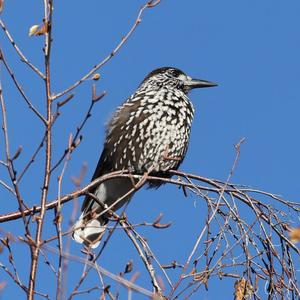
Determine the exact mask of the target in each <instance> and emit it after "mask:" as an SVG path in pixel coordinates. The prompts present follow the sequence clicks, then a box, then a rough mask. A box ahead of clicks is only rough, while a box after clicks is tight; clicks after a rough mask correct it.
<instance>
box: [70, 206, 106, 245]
mask: <svg viewBox="0 0 300 300" xmlns="http://www.w3.org/2000/svg"><path fill="white" fill-rule="evenodd" d="M84 214H85V212H83V213H82V214H81V215H80V217H79V219H78V221H77V222H76V223H75V225H74V227H73V235H72V237H73V239H74V240H75V241H76V242H77V243H81V244H82V243H84V244H85V245H88V246H90V247H91V248H97V247H98V246H99V243H100V241H101V238H102V236H103V235H104V233H105V229H106V226H105V224H106V223H107V221H105V220H103V219H100V220H99V219H93V218H92V219H90V220H88V221H87V220H85V218H84Z"/></svg>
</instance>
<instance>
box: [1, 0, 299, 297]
mask: <svg viewBox="0 0 300 300" xmlns="http://www.w3.org/2000/svg"><path fill="white" fill-rule="evenodd" d="M143 3H144V1H86V2H84V3H83V2H82V1H81V2H76V3H75V2H74V1H70V0H66V1H55V2H54V19H53V22H54V24H53V48H52V90H53V92H59V91H61V90H63V89H65V88H66V87H68V86H69V85H70V84H72V83H73V82H75V81H76V80H78V79H79V78H80V77H82V76H83V75H84V74H86V73H87V72H88V71H89V70H90V68H91V67H92V66H93V65H95V64H96V63H98V62H99V61H101V60H102V59H103V58H104V57H105V56H106V55H108V54H109V53H110V52H111V51H112V49H113V48H114V47H115V46H116V45H117V43H118V42H119V41H120V39H121V37H122V36H123V35H124V34H126V33H127V31H128V30H129V28H130V27H131V25H132V24H133V22H134V20H135V18H136V15H137V13H138V10H139V8H140V6H141V5H142V4H143ZM299 11H300V2H299V1H297V0H290V1H285V2H284V1H279V0H265V1H261V0H252V1H240V0H230V1H201V0H189V1H179V0H173V1H162V2H161V3H160V4H159V5H158V6H157V7H156V8H154V9H150V10H147V11H146V12H145V14H144V15H143V17H142V22H141V24H140V25H139V27H138V28H137V30H136V31H135V32H134V34H133V35H132V37H131V38H130V39H129V40H128V42H127V43H126V45H125V46H124V47H123V48H122V49H121V51H120V52H119V53H118V54H117V55H116V56H115V57H114V58H113V59H112V60H111V61H109V63H108V64H106V65H105V66H104V67H103V68H102V69H101V70H99V73H100V74H101V79H100V80H99V81H97V83H96V84H97V90H98V92H99V93H100V92H101V91H103V90H105V91H106V92H107V96H106V97H105V98H104V99H103V100H102V102H100V103H98V104H97V106H96V107H95V109H94V110H93V113H92V118H90V120H89V121H88V123H87V125H86V126H85V128H84V130H83V141H82V144H81V145H80V147H79V148H78V150H77V151H76V152H75V153H74V154H73V155H72V159H71V161H70V162H69V165H68V169H67V172H66V175H65V178H64V185H63V193H67V192H70V191H72V190H74V186H73V184H72V182H71V180H70V177H71V176H78V174H79V172H80V169H81V167H82V165H83V164H87V166H88V171H87V175H86V177H85V179H84V183H88V181H89V178H90V177H91V176H92V173H93V171H94V167H95V165H96V163H97V161H98V157H99V155H100V152H101V150H102V142H103V139H104V128H105V124H106V123H107V122H108V120H109V118H110V116H111V115H112V114H113V112H114V110H115V108H116V107H117V106H118V105H120V104H121V103H122V102H123V101H124V100H125V99H126V98H127V97H128V96H130V95H131V93H133V92H134V91H135V89H136V88H137V86H138V85H139V84H140V82H141V81H142V79H143V77H144V76H145V75H146V74H147V73H148V72H150V71H152V70H153V69H155V68H157V67H161V66H175V67H178V68H180V69H182V70H183V71H185V72H186V73H187V74H189V75H190V76H194V77H196V78H202V79H206V80H210V81H213V82H217V83H218V84H219V86H218V87H217V88H214V89H207V90H196V91H193V92H192V93H191V95H190V98H191V99H192V101H193V104H194V106H195V109H196V117H195V120H194V123H193V128H192V135H191V141H190V146H189V151H188V154H187V156H186V159H185V161H184V163H183V164H182V166H181V170H183V171H187V172H190V173H195V174H199V175H202V176H206V177H212V178H217V179H220V180H226V178H227V176H228V174H229V171H230V169H231V167H232V163H233V160H234V157H235V150H234V144H236V143H237V142H238V141H239V140H240V139H241V138H243V137H245V138H246V141H245V143H244V144H243V145H242V148H241V157H240V160H239V162H238V167H237V169H236V171H235V172H234V176H233V178H232V181H233V182H236V183H241V184H244V185H248V186H251V187H257V188H259V189H262V190H267V191H271V192H273V193H275V194H280V195H282V196H283V197H284V198H286V199H289V200H293V201H298V199H299V192H300V188H299V180H300V176H299V167H300V164H299V153H300V141H299V111H300V89H299V78H300V59H299V51H300V19H299ZM1 17H2V19H3V21H4V22H5V24H6V25H7V27H8V29H9V30H10V32H11V34H12V35H13V37H14V39H15V41H16V42H17V43H18V45H19V46H20V48H21V49H22V50H23V52H24V53H25V55H26V56H27V57H28V58H30V60H31V61H32V62H33V63H34V64H36V65H37V66H39V67H40V68H41V69H43V55H42V51H41V49H42V47H43V39H42V38H40V37H32V38H29V37H28V30H29V28H30V27H31V26H32V25H34V24H38V23H41V20H42V17H43V6H42V1H40V3H37V2H36V1H33V0H30V1H6V3H5V10H4V12H3V13H2V15H1ZM1 49H2V50H3V52H4V54H5V56H6V58H7V60H8V62H9V63H10V64H11V66H12V67H13V69H14V71H15V74H16V76H17V78H19V81H20V82H21V83H22V85H23V87H24V90H25V91H26V93H27V94H28V95H29V97H30V98H31V99H32V101H33V103H34V104H35V105H36V106H37V107H38V108H39V109H40V110H41V111H42V112H45V108H44V107H45V105H44V89H43V82H41V81H39V79H38V78H37V76H36V75H35V74H32V72H31V71H30V70H29V69H28V68H27V66H25V65H24V64H21V63H20V61H19V59H18V57H17V56H16V54H15V52H14V50H13V49H12V47H11V45H10V44H9V43H8V41H7V39H6V38H5V36H4V34H3V32H1ZM1 71H2V70H1ZM0 76H1V80H2V85H3V90H4V96H5V98H6V102H7V109H8V125H9V130H10V140H11V149H12V152H14V149H15V150H16V149H17V148H18V146H19V145H22V146H23V149H24V150H23V153H22V156H21V157H20V158H19V159H18V161H17V162H16V167H17V168H20V169H22V166H23V165H24V161H27V160H28V159H29V158H30V156H31V153H32V151H33V149H35V147H36V145H37V144H38V143H39V141H40V139H41V137H42V131H41V128H40V123H39V121H38V119H37V118H34V117H33V116H32V113H30V112H29V111H28V109H27V107H26V105H25V104H24V103H23V102H22V99H21V98H20V96H19V95H18V94H17V93H16V92H15V90H14V89H13V86H12V83H11V80H10V78H9V77H8V76H7V73H5V72H2V73H1V75H0ZM92 83H94V82H92V81H91V80H89V81H86V82H85V83H84V84H82V85H81V87H80V88H79V89H77V90H76V91H75V97H74V98H73V99H72V100H71V101H70V103H69V104H68V105H67V106H66V107H64V108H62V116H61V117H60V118H59V119H58V121H57V124H56V126H55V128H54V135H53V137H54V145H53V150H54V154H53V157H54V161H56V159H57V158H58V157H60V155H61V154H62V153H63V150H64V147H65V146H66V145H67V141H68V136H69V134H70V132H75V129H76V126H77V125H78V123H79V122H80V121H81V120H82V118H83V116H84V114H85V112H86V110H87V108H88V105H89V103H90V99H91V85H92ZM1 140H2V139H1ZM1 147H2V148H1V152H0V154H1V159H3V153H4V152H3V143H1ZM42 166H43V162H42V161H40V160H39V159H38V160H37V162H36V164H35V165H34V167H33V168H32V170H31V171H30V172H29V173H28V175H27V176H26V177H24V180H23V185H22V192H23V195H24V197H25V199H28V200H27V203H28V205H29V206H32V205H34V204H36V201H35V200H34V199H39V198H38V197H39V195H40V190H39V187H40V186H41V185H42V183H41V174H42V173H41V168H42ZM58 174H59V173H56V174H55V175H54V177H53V180H52V182H53V188H52V189H51V193H50V196H49V199H54V198H55V197H56V195H57V189H56V188H55V187H56V176H57V175H58ZM0 178H3V179H5V180H7V175H6V174H5V170H4V168H2V167H1V169H0ZM0 193H1V199H2V203H3V205H2V206H1V211H0V212H1V214H2V213H4V212H8V211H12V210H16V209H17V203H16V202H15V201H14V200H12V198H11V197H10V196H9V194H8V193H7V192H6V191H5V190H4V189H1V192H0ZM9 198H11V199H10V200H9V201H8V200H6V199H9ZM81 200H82V199H80V200H79V202H80V203H81ZM71 210H72V205H71V204H70V203H69V204H67V205H66V206H65V208H64V214H65V222H64V226H65V227H64V229H67V227H68V224H67V221H66V220H68V215H69V214H70V213H71ZM159 213H163V214H164V219H163V220H165V221H166V222H168V221H172V223H173V225H172V226H171V228H169V229H167V230H161V231H157V230H154V229H151V228H145V229H141V230H140V232H142V234H144V235H145V236H146V237H147V239H148V241H149V243H150V245H153V248H152V250H153V251H154V252H155V253H156V254H157V256H158V257H159V259H160V260H161V262H162V263H165V264H166V263H168V262H169V261H168V260H170V258H173V259H176V260H178V261H180V260H182V261H183V260H184V259H185V258H186V257H187V255H188V254H189V253H190V251H191V248H192V245H193V242H194V241H195V239H196V237H197V234H199V231H200V228H201V226H202V225H203V224H204V223H203V222H204V219H205V217H206V206H205V205H204V204H203V201H202V199H200V198H196V197H194V196H192V195H190V197H189V198H185V197H184V195H183V194H182V192H181V191H180V190H178V189H177V188H176V187H174V186H169V185H166V186H163V187H162V188H160V189H159V190H142V191H139V192H138V193H137V194H136V195H135V197H134V199H133V201H132V202H131V203H130V205H129V207H128V210H127V214H128V216H129V217H130V219H131V221H132V222H133V223H139V222H143V221H145V220H146V221H151V220H153V219H154V218H155V217H156V216H157V215H158V214H159ZM52 219H53V214H52V213H49V216H48V219H47V220H48V223H47V224H48V226H49V227H47V229H45V232H44V238H47V237H49V236H51V234H52V235H53V232H54V231H53V230H54V227H53V226H52V225H51V221H52ZM20 224H21V223H20ZM51 226H52V227H51ZM0 227H2V228H4V230H5V231H11V232H12V233H13V234H15V235H16V236H18V235H23V234H24V233H23V232H22V229H21V227H20V226H16V225H15V224H13V223H7V224H1V226H0ZM15 248H16V249H15V251H16V260H17V261H18V264H19V266H22V270H21V271H20V273H21V277H22V279H24V281H25V282H26V283H27V277H26V276H27V275H28V265H27V264H26V263H25V262H24V263H23V262H22V259H23V257H24V256H23V253H26V255H28V252H27V248H26V247H25V246H22V245H19V244H17V245H16V246H15ZM79 250H80V246H79V245H77V244H72V246H71V251H72V253H73V254H75V255H82V254H80V251H79ZM49 255H50V258H52V259H53V261H55V257H51V254H49ZM131 257H133V258H134V264H135V266H136V269H135V270H136V271H138V270H139V268H140V269H141V270H143V269H142V268H143V267H142V265H141V264H140V261H139V258H138V256H137V255H136V252H135V250H134V249H133V247H132V245H131V244H130V242H129V241H128V240H127V238H126V236H125V235H124V234H123V233H121V232H120V233H119V234H118V235H116V238H114V239H113V240H112V243H111V246H110V247H109V249H108V250H107V251H106V252H105V253H104V255H103V257H102V258H101V261H100V262H99V263H100V264H101V265H103V266H104V267H106V268H107V269H109V270H111V271H112V272H120V271H122V270H123V267H124V265H125V264H126V262H127V261H128V259H129V258H131ZM1 259H2V257H1V254H0V260H1ZM41 270H42V272H44V273H43V274H44V275H43V276H45V277H43V279H42V280H40V282H39V283H38V287H39V288H40V290H42V289H45V290H47V293H49V294H50V296H51V297H52V298H53V297H54V294H52V293H53V291H51V289H53V287H54V285H53V287H52V284H54V283H55V281H54V280H53V278H54V277H53V274H51V272H50V271H49V268H47V267H45V266H41ZM69 270H70V275H69V286H68V290H69V291H70V290H72V287H73V286H74V283H75V282H76V281H77V280H78V278H79V276H80V274H81V272H82V266H81V265H80V264H76V263H75V264H72V265H70V268H69ZM175 272H176V271H174V273H175ZM93 276H94V277H93ZM93 276H92V275H91V278H90V281H89V282H90V286H91V285H92V283H93V282H97V278H96V279H95V276H96V275H95V273H93ZM48 277H49V281H48V279H46V278H48ZM2 280H8V279H7V277H6V275H5V274H4V272H2V271H1V272H0V282H1V281H2ZM50 282H51V283H50ZM7 283H8V285H7V287H6V289H5V290H4V292H3V293H2V295H0V297H2V299H8V298H10V299H12V298H16V299H17V298H18V299H23V298H24V293H23V292H22V291H21V290H20V289H17V288H16V287H15V286H14V284H13V283H12V282H11V281H9V280H8V282H7ZM137 283H138V284H141V285H142V286H145V287H147V288H149V280H148V277H147V274H146V275H145V274H142V275H141V277H140V278H139V279H138V281H137ZM232 283H233V281H232V280H228V284H227V283H225V282H223V281H222V282H220V281H218V280H213V281H212V282H211V285H210V287H209V288H210V289H209V292H205V291H204V289H202V290H200V291H199V292H198V295H197V296H195V298H194V299H216V297H217V296H218V295H219V292H220V291H219V289H218V288H216V287H220V286H221V287H222V293H223V291H224V294H223V295H224V297H225V295H226V298H228V299H230V297H232V293H233V287H232ZM50 285H51V286H50ZM85 287H88V285H86V286H85ZM121 291H123V292H124V290H122V289H121ZM96 295H98V294H97V293H96V292H95V293H92V294H91V295H87V297H86V299H95V298H96V297H97V296H96ZM126 297H127V295H125V296H124V297H121V298H120V299H127V298H126ZM37 299H39V298H37ZM134 299H142V297H141V296H138V295H135V296H134Z"/></svg>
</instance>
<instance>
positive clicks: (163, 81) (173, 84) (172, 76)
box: [142, 67, 217, 94]
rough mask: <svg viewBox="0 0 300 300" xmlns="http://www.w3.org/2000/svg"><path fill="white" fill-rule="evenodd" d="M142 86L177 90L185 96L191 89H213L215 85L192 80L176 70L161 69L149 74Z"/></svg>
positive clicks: (205, 81) (171, 68)
mask: <svg viewBox="0 0 300 300" xmlns="http://www.w3.org/2000/svg"><path fill="white" fill-rule="evenodd" d="M142 85H144V86H145V85H150V86H152V87H153V86H155V87H158V88H167V89H170V88H177V89H180V90H182V91H183V92H184V93H186V94H187V93H188V92H189V91H190V90H192V89H195V88H205V87H213V86H216V85H217V84H216V83H213V82H210V81H207V80H202V79H194V78H192V77H190V76H188V75H186V74H185V73H184V72H182V71H181V70H179V69H177V68H173V67H163V68H158V69H155V70H154V71H152V72H151V73H149V74H148V75H147V76H146V77H145V79H144V80H143V82H142Z"/></svg>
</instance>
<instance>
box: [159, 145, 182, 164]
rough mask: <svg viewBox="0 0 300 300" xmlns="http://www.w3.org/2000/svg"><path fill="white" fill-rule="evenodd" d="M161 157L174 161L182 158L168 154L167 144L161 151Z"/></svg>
mask: <svg viewBox="0 0 300 300" xmlns="http://www.w3.org/2000/svg"><path fill="white" fill-rule="evenodd" d="M163 159H164V160H176V161H181V160H182V158H181V157H179V156H173V157H172V156H169V145H167V146H166V149H165V151H164V153H163Z"/></svg>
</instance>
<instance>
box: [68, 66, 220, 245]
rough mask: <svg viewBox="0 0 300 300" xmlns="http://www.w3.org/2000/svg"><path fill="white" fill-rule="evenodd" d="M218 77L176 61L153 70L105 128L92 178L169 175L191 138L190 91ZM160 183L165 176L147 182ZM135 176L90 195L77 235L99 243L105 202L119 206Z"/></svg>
mask: <svg viewBox="0 0 300 300" xmlns="http://www.w3.org/2000/svg"><path fill="white" fill-rule="evenodd" d="M216 85H217V84H216V83H213V82H210V81H207V80H202V79H193V78H192V77H190V76H188V75H186V74H185V73H184V72H183V71H181V70H179V69H178V68H175V67H161V68H158V69H155V70H154V71H152V72H150V73H149V74H148V75H147V76H146V77H145V78H144V80H143V81H142V83H141V84H140V85H139V87H138V88H137V90H136V91H135V92H134V93H133V94H132V95H131V96H130V97H129V98H128V99H127V100H126V101H125V102H124V103H123V104H122V105H121V106H119V107H118V108H117V110H116V112H115V114H114V115H113V117H112V119H111V120H110V122H109V123H108V126H107V129H106V138H105V142H104V147H103V151H102V154H101V156H100V159H99V161H98V164H97V167H96V169H95V172H94V175H93V177H92V181H93V180H94V179H96V178H99V177H101V176H103V175H105V174H108V173H110V172H113V171H120V170H128V171H129V172H130V173H131V174H137V175H141V174H145V173H146V174H150V175H152V176H159V177H165V178H170V177H171V176H172V175H171V174H170V173H169V171H170V170H177V169H178V168H179V166H180V164H181V163H182V161H183V159H184V157H185V155H186V152H187V148H188V144H189V138H190V132H191V125H192V121H193V117H194V107H193V104H192V102H191V101H190V99H189V98H188V94H189V92H190V91H191V90H193V89H196V88H207V87H214V86H216ZM147 183H148V186H149V188H158V187H159V186H160V185H161V184H162V182H161V181H159V180H152V181H149V182H147ZM133 186H134V181H133V179H132V178H129V177H126V178H124V177H122V178H112V179H110V180H107V181H104V182H102V183H100V184H99V185H98V186H96V187H94V188H93V189H92V190H90V191H89V194H87V195H86V197H85V199H84V202H83V204H82V208H81V215H80V217H79V219H78V221H77V222H76V223H75V225H74V227H73V234H72V237H73V239H74V240H75V241H76V242H78V243H83V244H84V245H85V246H87V247H90V248H96V247H98V246H99V243H100V241H101V238H102V236H103V234H104V232H105V229H106V224H107V223H108V221H109V214H108V212H107V210H108V209H107V208H110V209H112V211H116V210H118V209H119V208H120V207H122V206H123V205H124V204H125V203H128V202H129V201H130V199H131V197H132V196H133V193H129V192H130V191H132V189H133Z"/></svg>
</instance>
